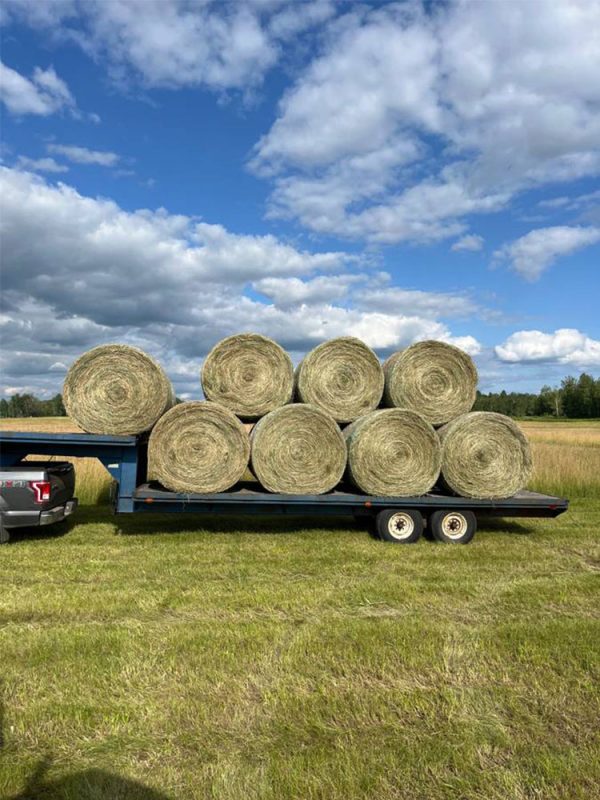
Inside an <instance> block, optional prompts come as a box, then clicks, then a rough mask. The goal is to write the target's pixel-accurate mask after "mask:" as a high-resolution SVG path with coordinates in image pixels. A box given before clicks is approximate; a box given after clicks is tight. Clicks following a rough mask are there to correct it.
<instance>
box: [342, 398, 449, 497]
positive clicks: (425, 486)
mask: <svg viewBox="0 0 600 800" xmlns="http://www.w3.org/2000/svg"><path fill="white" fill-rule="evenodd" d="M343 433H344V437H345V439H346V445H347V447H348V469H347V475H348V478H349V479H350V480H351V482H352V483H353V484H354V485H355V486H356V487H357V488H358V489H360V491H362V492H364V493H365V494H373V495H380V496H386V495H387V496H394V497H409V496H418V495H422V494H426V493H427V492H428V491H430V489H431V488H432V487H433V485H434V484H435V482H436V481H437V479H438V477H439V474H440V467H441V463H442V452H441V445H440V440H439V437H438V436H437V434H436V432H435V430H434V429H433V426H432V425H430V424H429V422H427V421H426V420H424V419H423V417H422V416H421V415H420V414H417V412H416V411H410V410H409V409H406V408H386V409H383V410H379V411H373V412H371V413H370V414H366V415H365V416H364V417H360V419H357V420H356V422H353V423H352V425H349V426H348V427H347V428H345V429H344V432H343Z"/></svg>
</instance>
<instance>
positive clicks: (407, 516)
mask: <svg viewBox="0 0 600 800" xmlns="http://www.w3.org/2000/svg"><path fill="white" fill-rule="evenodd" d="M375 524H376V528H377V535H378V536H379V538H380V539H382V540H383V541H384V542H391V543H393V544H412V543H413V542H416V541H417V540H418V539H419V538H420V536H421V534H422V533H423V517H422V516H421V514H420V513H419V512H418V511H413V510H412V509H402V510H399V509H394V508H386V509H385V511H380V512H379V514H377V518H376V520H375Z"/></svg>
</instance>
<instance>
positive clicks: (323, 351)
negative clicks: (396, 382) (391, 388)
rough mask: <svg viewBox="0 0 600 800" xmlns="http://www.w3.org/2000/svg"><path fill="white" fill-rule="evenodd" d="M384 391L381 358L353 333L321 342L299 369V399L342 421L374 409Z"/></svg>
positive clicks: (297, 392)
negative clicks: (353, 335)
mask: <svg viewBox="0 0 600 800" xmlns="http://www.w3.org/2000/svg"><path fill="white" fill-rule="evenodd" d="M382 393H383V370H382V368H381V364H380V363H379V359H378V358H377V356H376V355H375V353H374V352H373V351H372V350H371V348H370V347H368V346H367V345H366V344H365V343H364V342H361V341H360V339H355V338H354V337H352V336H341V337H339V338H338V339H331V340H330V341H328V342H324V343H323V344H320V345H318V346H317V347H315V348H314V350H311V352H310V353H308V355H307V356H306V357H305V358H304V359H303V360H302V361H301V362H300V364H299V365H298V368H297V370H296V397H297V399H298V400H300V401H301V402H303V403H309V404H310V405H313V406H316V407H317V408H320V409H322V410H323V411H326V412H327V413H328V414H331V416H332V417H333V418H334V419H335V420H336V421H337V422H340V423H345V422H352V421H353V420H355V419H357V418H358V417H360V416H362V415H363V414H367V413H368V412H369V411H373V409H375V408H377V406H378V405H379V403H380V401H381V396H382Z"/></svg>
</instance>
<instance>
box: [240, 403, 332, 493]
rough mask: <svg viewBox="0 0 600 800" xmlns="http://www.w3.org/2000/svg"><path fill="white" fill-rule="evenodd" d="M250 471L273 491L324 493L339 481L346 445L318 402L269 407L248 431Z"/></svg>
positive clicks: (264, 485) (265, 486) (266, 487)
mask: <svg viewBox="0 0 600 800" xmlns="http://www.w3.org/2000/svg"><path fill="white" fill-rule="evenodd" d="M250 438H251V444H252V451H251V465H252V471H253V473H254V474H255V475H256V477H257V479H258V480H259V481H260V483H261V484H262V485H263V487H264V488H265V489H267V490H268V491H270V492H276V493H277V494H323V493H324V492H328V491H330V490H331V489H333V487H334V486H335V485H336V484H337V483H339V481H340V480H341V478H342V475H343V473H344V468H345V466H346V445H345V442H344V437H343V436H342V433H341V431H340V429H339V428H338V426H337V425H336V423H335V421H334V420H333V419H332V418H331V417H330V416H329V415H328V414H326V413H325V412H323V411H321V410H320V409H319V408H316V407H315V406H310V405H303V404H301V403H293V404H292V405H288V406H284V407H283V408H279V409H277V410H275V411H271V413H270V414H267V415H266V416H265V417H263V418H262V419H261V420H259V421H258V422H257V423H256V425H255V426H254V429H253V431H252V434H251V437H250Z"/></svg>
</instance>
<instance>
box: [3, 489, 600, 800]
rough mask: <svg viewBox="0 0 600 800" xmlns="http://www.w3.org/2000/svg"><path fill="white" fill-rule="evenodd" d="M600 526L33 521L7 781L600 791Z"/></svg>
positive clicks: (599, 502) (268, 796)
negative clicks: (461, 541)
mask: <svg viewBox="0 0 600 800" xmlns="http://www.w3.org/2000/svg"><path fill="white" fill-rule="evenodd" d="M599 523H600V499H598V498H596V499H593V498H587V499H580V500H576V501H575V502H574V503H573V507H572V510H571V511H570V512H569V513H568V514H566V515H563V516H562V517H560V518H558V519H557V520H547V521H546V520H544V521H529V520H524V521H522V522H521V523H516V522H501V521H497V522H494V523H493V524H491V525H488V526H487V527H486V528H485V529H484V530H483V531H480V532H479V533H478V534H477V536H476V538H475V540H474V542H473V543H472V544H471V545H470V546H469V547H453V546H442V545H434V544H431V543H428V542H425V541H422V542H420V543H419V544H417V545H414V546H411V547H407V546H404V547H397V546H386V545H384V544H382V543H379V542H375V541H373V540H372V539H370V538H369V537H368V536H367V535H366V534H365V533H364V531H363V530H361V529H360V528H359V527H358V526H356V525H355V524H354V523H351V522H347V521H340V522H337V523H333V524H332V523H331V522H328V523H327V527H326V528H323V529H321V528H312V529H307V528H306V527H303V525H302V523H301V522H296V521H294V520H292V519H290V520H287V521H285V522H277V521H274V520H268V521H264V522H263V521H261V520H255V521H254V522H253V523H251V524H248V523H247V522H245V521H242V520H238V521H237V522H236V521H231V520H230V521H224V520H223V521H220V522H218V523H217V522H215V521H209V522H207V521H206V520H205V519H203V518H200V519H194V518H192V517H175V516H169V517H162V518H161V517H153V516H150V515H149V516H147V517H135V518H118V519H117V518H114V517H112V516H111V515H110V514H109V513H108V512H107V511H106V510H104V509H101V508H96V509H94V508H92V507H90V508H85V509H81V511H80V513H79V514H78V516H77V518H76V520H75V521H74V523H73V524H72V526H71V527H70V528H67V529H66V530H65V531H63V534H64V535H62V536H60V535H59V534H58V533H55V534H53V533H52V532H50V531H48V532H46V533H44V534H41V533H40V534H38V535H32V534H31V533H29V534H28V535H25V534H18V535H15V537H14V541H13V542H12V543H11V544H10V545H8V546H6V547H4V548H2V550H1V551H0V581H1V587H2V588H1V590H0V663H1V671H0V680H1V681H2V694H1V695H0V699H1V702H2V708H3V715H4V719H3V732H4V733H3V736H4V738H3V742H2V745H3V747H2V750H1V751H0V797H2V798H15V797H20V798H26V797H27V798H35V800H38V798H39V799H40V800H43V799H44V798H70V799H72V800H87V798H89V799H90V800H92V798H93V800H100V799H101V800H120V798H123V799H124V800H125V798H126V799H127V800H129V799H130V798H132V799H133V800H135V799H136V798H139V799H140V800H152V799H154V798H156V799H157V800H158V798H171V800H179V799H180V798H217V799H218V800H259V799H260V800H263V799H264V800H287V799H288V798H298V800H311V799H312V798H314V800H317V798H318V799H319V800H320V799H321V798H327V800H329V799H331V800H337V799H338V798H339V800H353V799H354V798H364V799H365V800H366V799H367V798H369V800H370V798H377V799H378V800H400V799H401V800H413V799H414V800H417V799H418V800H441V799H442V798H444V799H445V798H448V799H451V800H454V799H455V798H461V799H463V798H464V799H465V800H471V798H472V799H473V800H474V799H475V798H477V800H507V799H510V798H515V800H525V799H526V798H527V799H529V798H531V800H533V799H534V798H535V799H536V800H538V799H539V800H558V798H561V799H562V800H577V798H581V799H582V800H583V799H584V798H585V800H590V798H593V797H597V796H598V794H597V787H598V785H599V782H600V766H599V765H600V747H599V744H600V743H599V741H598V734H597V730H598V725H597V721H598V718H599V714H600V707H599V706H600V703H599V692H598V685H599V679H600V675H599V672H600V669H599V664H600V658H599V656H600V652H599V650H600V625H599V620H598V617H599V604H598V580H599V570H600V547H599V545H598V524H599ZM118 525H120V526H121V528H122V531H123V534H122V535H118V533H117V526H118ZM26 787H27V788H26Z"/></svg>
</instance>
